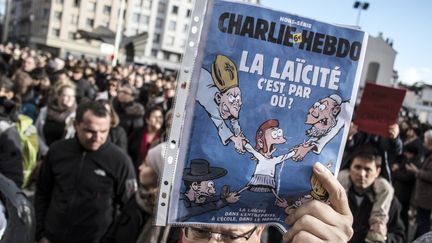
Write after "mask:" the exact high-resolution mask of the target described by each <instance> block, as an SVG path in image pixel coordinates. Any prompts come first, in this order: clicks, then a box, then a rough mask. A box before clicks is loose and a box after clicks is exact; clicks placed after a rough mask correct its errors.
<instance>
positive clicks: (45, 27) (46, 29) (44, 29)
mask: <svg viewBox="0 0 432 243" xmlns="http://www.w3.org/2000/svg"><path fill="white" fill-rule="evenodd" d="M46 33H48V27H47V26H46V25H42V34H46Z"/></svg>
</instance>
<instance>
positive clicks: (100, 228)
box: [35, 102, 137, 243]
mask: <svg viewBox="0 0 432 243" xmlns="http://www.w3.org/2000/svg"><path fill="white" fill-rule="evenodd" d="M109 128H110V115H109V113H108V111H107V109H106V108H105V107H104V106H103V105H102V104H101V103H97V102H89V103H84V104H81V105H80V106H79V107H78V109H77V112H76V121H75V130H76V131H77V134H76V138H75V139H69V140H62V141H59V142H56V143H54V144H52V146H51V148H50V150H49V153H48V155H47V158H46V160H45V161H44V163H43V164H42V168H41V172H40V176H39V180H38V182H37V191H36V197H35V207H36V220H37V232H36V239H37V240H39V242H40V243H41V242H43V243H47V242H50V243H75V242H83V243H97V242H99V241H100V240H101V239H102V238H103V236H104V235H105V233H106V232H107V230H108V228H109V227H110V225H112V224H113V222H114V219H115V213H116V208H117V207H118V206H119V207H122V206H123V205H124V204H125V203H126V202H127V200H128V198H129V197H130V195H131V194H132V193H133V192H135V191H136V187H137V186H136V179H135V174H134V169H133V167H132V163H131V161H130V159H129V157H128V156H127V155H126V154H125V153H124V152H123V151H121V150H120V149H119V148H118V147H117V146H114V145H113V144H112V143H111V142H109V141H107V137H108V132H109Z"/></svg>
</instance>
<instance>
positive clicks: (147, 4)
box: [142, 0, 152, 8]
mask: <svg viewBox="0 0 432 243" xmlns="http://www.w3.org/2000/svg"><path fill="white" fill-rule="evenodd" d="M142 6H143V7H144V8H151V6H152V0H143V3H142Z"/></svg>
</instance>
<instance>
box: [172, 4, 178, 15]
mask: <svg viewBox="0 0 432 243" xmlns="http://www.w3.org/2000/svg"><path fill="white" fill-rule="evenodd" d="M178 10H179V8H178V6H176V5H173V6H172V10H171V13H172V14H175V15H177V14H178Z"/></svg>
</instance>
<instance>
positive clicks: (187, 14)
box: [186, 9, 192, 17]
mask: <svg viewBox="0 0 432 243" xmlns="http://www.w3.org/2000/svg"><path fill="white" fill-rule="evenodd" d="M191 15H192V10H190V9H188V10H186V17H190V16H191Z"/></svg>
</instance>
